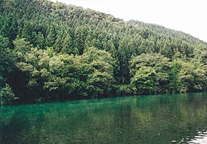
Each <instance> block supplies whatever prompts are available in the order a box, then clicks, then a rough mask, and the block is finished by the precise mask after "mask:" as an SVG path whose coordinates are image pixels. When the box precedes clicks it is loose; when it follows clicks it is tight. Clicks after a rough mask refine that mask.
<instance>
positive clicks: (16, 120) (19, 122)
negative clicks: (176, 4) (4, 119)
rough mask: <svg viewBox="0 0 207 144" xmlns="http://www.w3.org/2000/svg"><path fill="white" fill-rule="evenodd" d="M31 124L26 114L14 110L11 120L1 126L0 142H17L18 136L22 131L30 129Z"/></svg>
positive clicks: (10, 143)
mask: <svg viewBox="0 0 207 144" xmlns="http://www.w3.org/2000/svg"><path fill="white" fill-rule="evenodd" d="M30 130H31V124H30V121H29V120H28V117H27V115H25V114H24V113H23V112H21V111H18V110H17V111H16V112H15V113H14V115H13V117H12V118H11V121H10V122H9V123H8V124H6V125H3V126H2V129H1V131H2V133H1V134H2V136H1V138H2V139H1V142H2V143H3V144H4V143H5V144H18V143H20V137H19V136H21V134H22V133H24V131H30Z"/></svg>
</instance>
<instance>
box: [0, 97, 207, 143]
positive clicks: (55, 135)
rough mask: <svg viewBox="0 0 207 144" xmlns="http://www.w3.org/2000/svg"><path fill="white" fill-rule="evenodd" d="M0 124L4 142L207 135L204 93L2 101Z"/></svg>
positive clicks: (180, 139)
mask: <svg viewBox="0 0 207 144" xmlns="http://www.w3.org/2000/svg"><path fill="white" fill-rule="evenodd" d="M0 124H1V125H0V129H1V131H0V143H2V144H172V143H183V144H184V143H196V142H198V140H200V139H201V140H203V141H205V137H207V136H206V135H207V133H206V131H207V93H191V94H181V95H180V94H177V95H156V96H155V95H154V96H137V97H119V98H107V99H101V100H83V101H71V102H58V103H46V104H36V105H21V106H9V107H1V113H0ZM202 136H204V138H202ZM196 140H197V141H196ZM206 143H207V142H206Z"/></svg>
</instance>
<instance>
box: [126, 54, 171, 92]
mask: <svg viewBox="0 0 207 144" xmlns="http://www.w3.org/2000/svg"><path fill="white" fill-rule="evenodd" d="M130 70H131V71H130V74H131V84H132V85H133V86H134V90H135V93H138V94H139V93H141V94H147V93H166V92H167V87H168V82H169V71H170V62H169V59H168V58H166V57H164V56H163V55H161V54H157V53H152V54H142V55H139V56H137V57H134V58H133V59H132V60H131V61H130Z"/></svg>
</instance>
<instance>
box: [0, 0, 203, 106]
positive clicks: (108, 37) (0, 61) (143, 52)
mask: <svg viewBox="0 0 207 144" xmlns="http://www.w3.org/2000/svg"><path fill="white" fill-rule="evenodd" d="M206 58H207V44H206V43H204V42H202V41H200V40H198V39H196V38H193V37H192V36H190V35H187V34H184V33H182V32H177V31H172V30H169V29H166V28H163V27H160V26H156V25H151V24H144V23H141V22H138V21H129V22H125V21H123V20H122V19H118V18H115V17H113V16H112V15H110V14H104V13H101V12H98V11H94V10H91V9H83V8H81V7H76V6H73V5H66V4H62V3H53V2H51V1H47V0H1V1H0V72H1V75H0V80H1V83H0V98H1V105H5V104H9V103H13V104H15V103H36V102H45V101H56V100H70V99H79V98H100V97H108V96H119V95H139V94H158V93H177V92H192V91H193V92H196V91H206V89H207V66H206V64H207V59H206Z"/></svg>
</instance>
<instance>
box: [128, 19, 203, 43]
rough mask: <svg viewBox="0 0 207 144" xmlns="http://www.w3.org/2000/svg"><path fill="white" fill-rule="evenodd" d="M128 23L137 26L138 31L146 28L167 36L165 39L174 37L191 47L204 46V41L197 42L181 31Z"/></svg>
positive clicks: (130, 21)
mask: <svg viewBox="0 0 207 144" xmlns="http://www.w3.org/2000/svg"><path fill="white" fill-rule="evenodd" d="M128 23H130V24H132V25H134V26H137V27H138V28H139V29H142V28H148V29H150V30H152V31H154V32H156V33H159V34H160V35H163V36H167V37H174V38H177V39H180V40H182V41H186V42H188V43H190V44H192V45H199V44H201V43H202V44H206V43H205V42H204V41H202V40H199V39H198V38H195V37H193V36H192V35H189V34H186V33H184V32H182V31H176V30H172V29H168V28H166V27H164V26H160V25H156V24H149V23H144V22H141V21H137V20H129V21H128Z"/></svg>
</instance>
